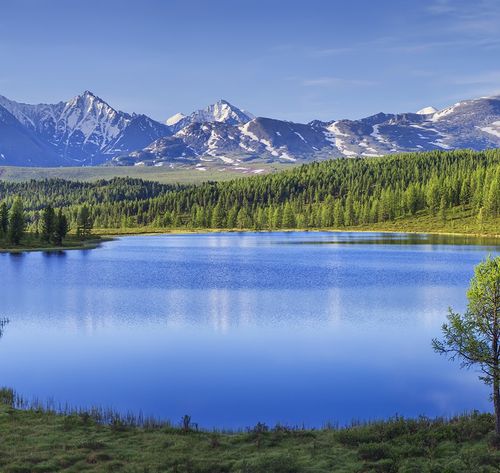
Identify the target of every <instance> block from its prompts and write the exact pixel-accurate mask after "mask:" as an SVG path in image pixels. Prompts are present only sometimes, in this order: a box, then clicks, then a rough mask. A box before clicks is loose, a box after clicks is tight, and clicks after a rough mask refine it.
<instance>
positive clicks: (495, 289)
mask: <svg viewBox="0 0 500 473" xmlns="http://www.w3.org/2000/svg"><path fill="white" fill-rule="evenodd" d="M467 298H468V300H469V303H468V306H467V311H466V312H465V313H464V314H458V313H455V312H453V311H452V309H450V312H449V315H448V322H447V323H445V324H444V325H443V327H442V331H443V339H442V340H438V339H434V340H433V341H432V345H433V348H434V350H435V351H436V352H438V353H441V354H445V355H448V356H449V358H450V359H451V360H454V359H456V358H458V359H460V360H461V362H462V366H463V367H467V368H469V367H472V366H478V367H479V370H480V371H481V376H480V379H481V380H482V381H484V382H485V383H486V384H488V385H490V386H492V388H493V389H492V391H493V392H492V397H493V404H494V408H495V433H496V435H497V436H498V438H499V439H500V256H498V257H496V258H494V259H491V258H489V257H488V258H487V259H486V260H485V261H483V262H481V263H479V264H478V265H477V266H476V267H475V269H474V277H473V278H472V280H471V282H470V286H469V290H468V291H467Z"/></svg>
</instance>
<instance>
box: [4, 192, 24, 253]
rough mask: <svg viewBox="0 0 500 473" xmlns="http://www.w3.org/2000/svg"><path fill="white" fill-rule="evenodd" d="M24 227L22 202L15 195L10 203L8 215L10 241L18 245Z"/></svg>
mask: <svg viewBox="0 0 500 473" xmlns="http://www.w3.org/2000/svg"><path fill="white" fill-rule="evenodd" d="M25 228H26V220H25V217H24V208H23V202H22V201H21V199H20V198H19V197H17V198H16V200H15V201H14V204H12V208H11V209H10V215H9V228H8V235H9V241H10V243H12V244H13V245H19V243H21V239H22V237H23V235H24V230H25Z"/></svg>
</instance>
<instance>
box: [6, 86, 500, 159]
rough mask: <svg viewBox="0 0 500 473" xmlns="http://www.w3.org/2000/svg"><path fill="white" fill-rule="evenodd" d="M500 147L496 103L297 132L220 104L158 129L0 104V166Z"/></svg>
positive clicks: (79, 109)
mask: <svg viewBox="0 0 500 473" xmlns="http://www.w3.org/2000/svg"><path fill="white" fill-rule="evenodd" d="M499 146H500V96H493V97H482V98H478V99H473V100H465V101H462V102H459V103H456V104H454V105H452V106H450V107H447V108H445V109H443V110H436V109H435V108H433V107H426V108H423V109H422V110H419V111H418V112H415V113H402V114H386V113H378V114H376V115H373V116H370V117H367V118H363V119H360V120H332V121H328V122H324V121H319V120H314V121H312V122H310V123H307V124H304V123H293V122H288V121H283V120H276V119H272V118H263V117H257V118H256V117H254V116H253V115H252V114H250V113H249V112H246V111H243V110H241V109H239V108H237V107H235V106H234V105H232V104H230V103H229V102H227V101H225V100H220V101H219V102H216V103H215V104H213V105H209V106H208V107H207V108H205V109H203V110H197V111H195V112H193V113H191V114H190V115H184V114H181V113H178V114H176V115H174V116H172V117H170V118H169V119H168V120H166V122H165V123H164V124H162V123H159V122H157V121H155V120H153V119H151V118H149V117H147V116H145V115H136V114H132V115H130V114H128V113H125V112H120V111H118V110H115V109H114V108H112V107H111V106H110V105H108V104H107V103H106V102H105V101H103V100H102V99H100V98H99V97H97V96H95V95H94V94H92V93H91V92H89V91H86V92H84V93H83V94H81V95H79V96H77V97H75V98H73V99H71V100H69V101H68V102H59V103H57V104H39V105H29V104H23V103H17V102H14V101H12V100H9V99H7V98H5V97H2V96H0V163H2V164H11V165H26V166H61V165H66V166H68V165H69V166H81V165H91V164H112V165H122V166H123V165H156V166H176V165H190V166H197V167H200V166H205V165H206V164H207V163H209V162H211V163H212V164H213V165H221V166H235V167H237V166H241V165H242V164H243V163H245V162H248V161H253V162H296V161H311V160H318V159H325V158H331V157H354V156H379V155H384V154H389V153H399V152H413V151H424V150H425V151H427V150H434V149H436V150H439V149H455V148H472V149H476V150H481V149H487V148H495V147H499Z"/></svg>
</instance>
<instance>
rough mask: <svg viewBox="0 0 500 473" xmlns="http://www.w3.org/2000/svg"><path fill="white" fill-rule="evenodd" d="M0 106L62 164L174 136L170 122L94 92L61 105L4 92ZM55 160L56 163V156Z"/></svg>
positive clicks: (39, 159)
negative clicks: (34, 102)
mask: <svg viewBox="0 0 500 473" xmlns="http://www.w3.org/2000/svg"><path fill="white" fill-rule="evenodd" d="M0 106H2V107H4V108H5V109H6V110H8V111H9V112H10V113H11V114H12V115H13V117H15V119H17V121H18V123H19V124H20V125H22V126H24V127H25V128H26V130H28V131H29V132H31V133H32V134H33V135H34V136H36V137H37V138H38V140H40V141H41V142H44V143H45V145H46V148H48V149H50V150H51V153H48V154H56V155H57V156H58V159H57V162H56V164H59V165H82V164H86V165H88V164H99V163H102V162H104V161H106V160H108V159H111V158H112V157H113V156H115V155H116V154H117V153H124V152H130V151H132V150H134V149H137V148H141V147H144V146H146V145H148V144H149V143H151V142H152V141H154V140H155V139H157V138H159V137H160V136H165V135H168V134H170V129H169V128H168V127H167V126H166V125H163V124H161V123H159V122H156V121H155V120H152V119H150V118H148V117H146V116H145V115H129V114H127V113H124V112H120V111H117V110H115V109H114V108H112V107H111V106H110V105H108V104H107V103H106V102H105V101H103V100H102V99H100V98H99V97H97V96H96V95H94V94H93V93H91V92H89V91H85V92H84V93H83V94H81V95H78V96H76V97H74V98H73V99H71V100H69V101H68V102H59V103H57V104H38V105H30V104H24V103H17V102H14V101H12V100H9V99H7V98H6V97H2V96H0ZM3 135H4V133H2V135H1V136H3ZM1 136H0V152H1V149H2V146H3V139H2V137H1ZM20 151H21V150H20ZM4 154H5V153H4ZM7 156H8V155H7ZM47 158H48V156H46V155H45V154H43V153H40V154H39V155H38V156H36V157H33V158H32V161H31V165H35V163H36V164H38V165H47V162H46V161H47ZM33 159H34V161H33ZM50 161H51V163H52V164H54V163H53V159H52V158H51V160H50Z"/></svg>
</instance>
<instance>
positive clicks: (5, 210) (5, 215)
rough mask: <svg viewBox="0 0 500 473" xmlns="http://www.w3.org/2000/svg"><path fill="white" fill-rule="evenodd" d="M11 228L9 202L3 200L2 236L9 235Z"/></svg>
mask: <svg viewBox="0 0 500 473" xmlns="http://www.w3.org/2000/svg"><path fill="white" fill-rule="evenodd" d="M8 229H9V210H8V208H7V204H6V203H5V202H2V204H1V205H0V237H2V238H4V237H5V236H7V231H8Z"/></svg>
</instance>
